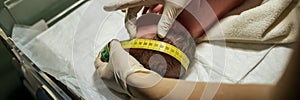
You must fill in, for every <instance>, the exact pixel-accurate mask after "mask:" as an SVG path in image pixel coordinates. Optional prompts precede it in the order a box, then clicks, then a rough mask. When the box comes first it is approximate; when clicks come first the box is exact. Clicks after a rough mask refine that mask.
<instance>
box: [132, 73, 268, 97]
mask: <svg viewBox="0 0 300 100" xmlns="http://www.w3.org/2000/svg"><path fill="white" fill-rule="evenodd" d="M135 74H136V75H137V76H145V75H146V74H145V73H135ZM131 79H134V78H131ZM127 81H131V82H134V84H139V85H140V84H145V83H144V82H147V81H151V80H144V81H134V80H128V79H127ZM134 84H131V85H128V86H129V90H130V92H131V93H132V94H133V95H134V96H135V97H137V98H138V99H161V98H170V97H171V98H182V97H186V99H200V97H201V95H202V93H203V90H204V88H205V85H206V83H205V82H190V81H185V80H178V79H169V78H162V79H161V80H160V81H159V82H158V83H157V84H155V85H154V86H152V87H148V88H138V87H135V86H134ZM181 88H182V89H181ZM271 88H272V86H271V85H254V84H221V85H220V87H219V89H218V92H217V93H216V95H215V97H214V99H222V100H224V99H233V100H235V99H251V100H255V99H264V100H265V99H268V97H270V93H271ZM173 89H174V90H173ZM171 91H172V92H171ZM189 91H191V93H189V94H185V93H188V92H189ZM167 95H169V96H167Z"/></svg>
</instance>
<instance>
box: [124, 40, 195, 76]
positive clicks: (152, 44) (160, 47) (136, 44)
mask: <svg viewBox="0 0 300 100" xmlns="http://www.w3.org/2000/svg"><path fill="white" fill-rule="evenodd" d="M121 45H122V47H123V48H124V49H130V48H135V49H147V50H154V51H159V52H163V53H166V54H168V55H170V56H172V57H174V58H175V59H177V60H178V61H179V62H180V63H181V64H182V65H183V67H184V69H185V70H187V69H188V66H189V63H190V60H189V59H188V57H187V56H186V55H185V54H184V53H183V52H182V51H181V50H179V49H178V48H176V47H175V46H173V45H171V44H168V43H165V42H161V41H157V40H149V39H132V40H130V41H122V42H121Z"/></svg>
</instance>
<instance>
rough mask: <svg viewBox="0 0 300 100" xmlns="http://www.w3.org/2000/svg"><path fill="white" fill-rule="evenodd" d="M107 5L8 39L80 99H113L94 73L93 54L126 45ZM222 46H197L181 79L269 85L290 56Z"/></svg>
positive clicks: (284, 50) (95, 2)
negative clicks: (111, 44)
mask: <svg viewBox="0 0 300 100" xmlns="http://www.w3.org/2000/svg"><path fill="white" fill-rule="evenodd" d="M107 2H113V1H112V0H110V1H105V0H92V1H89V2H88V3H86V4H84V5H83V6H82V7H80V8H79V9H78V10H76V11H75V12H73V13H71V14H70V15H69V16H67V17H65V18H64V19H63V20H61V21H60V22H58V23H57V24H56V25H54V26H52V27H51V28H49V29H47V30H46V31H44V32H42V33H41V34H38V35H37V34H36V32H32V31H34V30H26V29H22V28H15V30H14V33H13V39H14V40H15V41H16V43H17V45H18V47H20V48H21V50H22V51H23V52H24V53H25V54H26V55H28V56H29V58H31V59H32V60H33V62H34V63H36V64H37V65H38V66H39V67H40V68H41V69H42V70H43V71H46V72H48V73H49V74H51V75H53V76H54V77H56V78H57V79H58V80H60V81H62V82H63V83H65V84H66V85H67V86H69V87H70V88H71V89H73V90H75V92H77V93H78V94H80V95H81V96H83V97H84V98H85V99H88V100H90V99H113V100H115V99H119V98H118V97H116V96H114V95H113V94H112V93H111V92H110V91H109V90H108V89H107V87H106V86H105V85H104V84H103V82H102V80H100V79H99V78H98V76H97V74H96V70H95V67H94V59H95V57H96V55H97V53H98V51H99V50H100V49H101V48H102V47H103V46H104V45H105V44H107V43H108V41H109V40H111V39H112V38H117V39H121V40H123V39H128V35H127V34H126V33H127V32H126V30H125V29H124V24H123V16H124V15H123V14H122V13H121V12H111V13H108V12H105V11H103V9H102V6H103V4H104V3H107ZM20 33H26V34H20ZM208 34H209V33H208ZM33 35H34V36H33ZM26 37H33V38H28V39H29V40H30V41H28V40H27V41H24V40H22V39H20V38H23V39H24V38H26ZM226 45H227V46H226V47H223V46H218V45H215V44H211V43H201V44H198V45H197V50H196V55H195V57H196V59H195V61H194V63H193V67H191V70H189V72H188V74H187V75H186V77H185V79H186V80H191V81H212V80H211V79H210V76H209V75H210V74H209V72H213V73H215V74H217V75H219V76H220V77H222V79H223V82H227V83H261V84H274V83H275V82H276V81H277V80H278V79H279V78H280V76H281V74H282V72H283V70H284V68H285V65H286V63H287V61H288V58H289V55H290V53H291V51H292V49H290V48H291V47H290V46H289V45H274V46H273V45H260V44H241V43H226ZM212 49H220V50H225V56H224V58H212V57H213V56H212V55H213V54H215V53H214V52H212ZM212 59H217V60H212ZM212 61H214V62H212ZM224 62H225V65H224V64H223V63H224ZM218 68H219V69H218ZM223 68H224V70H223Z"/></svg>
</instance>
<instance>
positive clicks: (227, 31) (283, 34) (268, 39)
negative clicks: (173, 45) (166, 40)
mask: <svg viewBox="0 0 300 100" xmlns="http://www.w3.org/2000/svg"><path fill="white" fill-rule="evenodd" d="M248 1H249V0H246V2H245V3H249V4H243V5H253V3H254V2H248ZM254 1H258V0H254ZM297 4H298V0H263V1H260V4H258V5H257V6H256V7H252V8H249V9H245V10H244V11H242V12H241V13H239V14H238V15H229V16H227V17H225V18H223V19H222V20H221V21H220V26H221V28H222V31H223V33H224V36H225V37H224V36H223V35H221V34H220V32H218V31H216V30H217V29H218V27H217V26H218V25H215V26H213V27H212V28H211V29H210V30H209V31H208V32H207V35H208V36H205V37H203V38H200V39H198V40H197V42H202V41H207V40H221V39H225V40H226V41H227V42H247V43H266V44H267V43H292V42H294V41H295V40H296V38H297V36H296V35H297V34H298V33H299V23H300V21H299V20H300V16H299V13H300V9H299V4H298V5H297ZM239 8H240V7H239ZM233 11H239V10H233ZM236 13H237V12H231V14H236Z"/></svg>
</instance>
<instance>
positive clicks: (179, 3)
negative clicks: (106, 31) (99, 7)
mask: <svg viewBox="0 0 300 100" xmlns="http://www.w3.org/2000/svg"><path fill="white" fill-rule="evenodd" d="M190 1H191V0H122V1H120V2H114V3H111V4H107V5H105V6H104V10H106V11H116V10H123V9H126V17H125V27H126V28H127V30H128V32H129V34H130V37H131V38H132V37H133V36H134V35H135V34H136V26H135V22H136V17H137V13H138V12H139V11H140V10H141V9H142V7H143V6H145V7H149V6H154V5H157V4H163V5H164V9H163V13H162V17H161V19H160V21H159V23H158V30H157V33H158V36H159V37H160V38H164V37H165V36H166V35H167V32H168V31H169V29H170V27H171V25H172V24H173V22H174V21H175V19H176V17H177V16H178V15H179V14H180V13H181V12H182V10H183V9H184V8H185V7H186V6H187V5H188V4H189V2H190Z"/></svg>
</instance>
